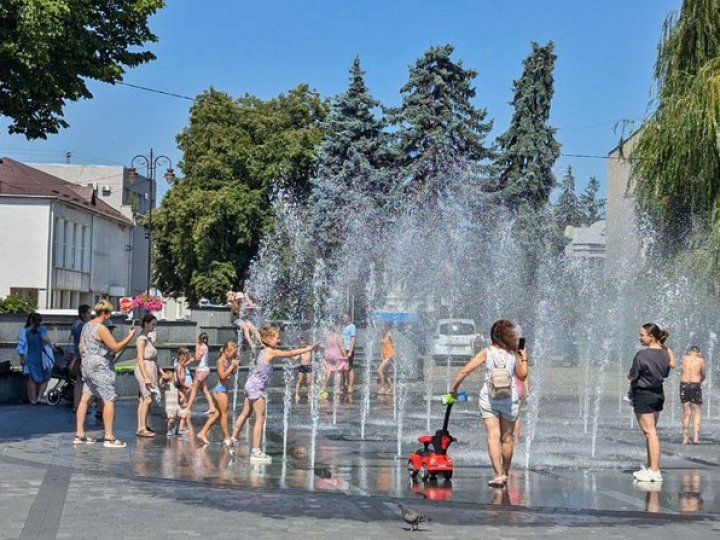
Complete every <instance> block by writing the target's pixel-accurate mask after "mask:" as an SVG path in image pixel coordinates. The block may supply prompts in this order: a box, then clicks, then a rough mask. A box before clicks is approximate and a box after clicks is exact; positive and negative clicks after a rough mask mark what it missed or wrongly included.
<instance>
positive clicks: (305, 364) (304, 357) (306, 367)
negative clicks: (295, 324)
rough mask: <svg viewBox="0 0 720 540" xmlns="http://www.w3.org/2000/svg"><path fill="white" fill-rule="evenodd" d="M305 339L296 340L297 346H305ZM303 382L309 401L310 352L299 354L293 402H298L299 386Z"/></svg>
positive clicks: (310, 386)
mask: <svg viewBox="0 0 720 540" xmlns="http://www.w3.org/2000/svg"><path fill="white" fill-rule="evenodd" d="M306 346H307V341H306V340H305V338H302V337H301V338H300V339H299V340H298V347H300V348H302V347H306ZM303 383H305V386H306V387H307V396H308V403H310V388H312V384H313V372H312V354H311V353H309V352H306V353H305V354H301V355H300V365H299V366H298V375H297V382H296V383H295V403H300V386H301V385H302V384H303Z"/></svg>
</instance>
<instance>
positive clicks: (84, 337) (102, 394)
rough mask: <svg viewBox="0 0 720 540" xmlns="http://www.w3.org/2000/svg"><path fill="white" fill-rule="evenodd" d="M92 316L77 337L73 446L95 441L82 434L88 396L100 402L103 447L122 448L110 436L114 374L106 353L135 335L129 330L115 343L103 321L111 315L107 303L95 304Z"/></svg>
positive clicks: (118, 348) (115, 395)
mask: <svg viewBox="0 0 720 540" xmlns="http://www.w3.org/2000/svg"><path fill="white" fill-rule="evenodd" d="M94 310H95V317H94V318H93V319H91V320H90V321H88V322H87V323H85V326H84V327H83V329H82V333H81V334H80V355H81V357H82V364H81V368H80V369H81V370H82V377H83V383H84V387H83V395H82V398H81V399H80V403H79V404H78V408H77V412H76V416H75V422H76V426H75V439H74V440H73V444H92V443H94V442H95V439H93V438H91V437H88V435H87V434H86V433H85V416H86V415H87V409H88V403H90V399H91V398H92V396H95V397H96V398H98V399H99V400H102V402H103V404H104V407H103V424H104V426H105V437H104V444H103V446H105V447H106V448H125V447H126V446H127V443H125V442H123V441H121V440H120V439H118V438H117V437H115V434H114V433H113V422H114V420H115V399H117V394H116V393H115V371H113V369H112V366H110V360H109V358H108V352H109V351H112V352H114V353H116V352H119V351H120V350H122V349H123V348H124V347H125V346H126V345H127V344H128V343H130V340H131V339H132V337H133V335H134V334H135V329H134V328H131V329H130V330H129V331H128V335H127V336H126V337H125V339H123V340H122V341H115V338H113V336H112V334H111V333H110V330H109V329H108V328H107V326H105V322H106V321H107V320H108V319H110V315H112V311H113V306H112V304H111V303H110V302H108V301H107V300H100V301H99V302H98V303H97V304H95V308H94Z"/></svg>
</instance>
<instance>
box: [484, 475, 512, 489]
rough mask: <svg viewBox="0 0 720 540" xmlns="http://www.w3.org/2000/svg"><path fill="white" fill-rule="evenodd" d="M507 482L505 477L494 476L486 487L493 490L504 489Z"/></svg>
mask: <svg viewBox="0 0 720 540" xmlns="http://www.w3.org/2000/svg"><path fill="white" fill-rule="evenodd" d="M506 482H507V476H503V475H501V476H496V477H495V478H493V479H492V480H490V481H489V482H488V486H490V487H494V488H504V487H505V483H506Z"/></svg>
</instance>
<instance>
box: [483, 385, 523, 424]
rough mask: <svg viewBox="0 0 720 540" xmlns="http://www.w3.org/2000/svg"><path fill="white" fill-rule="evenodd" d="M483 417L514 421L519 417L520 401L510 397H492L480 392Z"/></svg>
mask: <svg viewBox="0 0 720 540" xmlns="http://www.w3.org/2000/svg"><path fill="white" fill-rule="evenodd" d="M478 404H479V405H480V411H481V412H482V417H483V419H485V418H504V419H505V420H509V421H511V422H514V421H515V420H517V417H518V410H519V409H518V402H517V401H512V400H510V399H490V398H489V397H488V396H487V395H486V394H485V393H483V392H481V393H480V399H479V401H478Z"/></svg>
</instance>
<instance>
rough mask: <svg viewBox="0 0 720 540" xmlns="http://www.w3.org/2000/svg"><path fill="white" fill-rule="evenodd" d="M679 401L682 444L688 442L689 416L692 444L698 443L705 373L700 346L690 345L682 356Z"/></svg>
mask: <svg viewBox="0 0 720 540" xmlns="http://www.w3.org/2000/svg"><path fill="white" fill-rule="evenodd" d="M680 369H681V375H680V403H682V407H683V419H682V430H683V444H688V443H689V442H690V437H689V435H688V430H689V428H690V418H691V417H692V419H693V424H694V426H693V427H694V430H693V440H692V442H693V444H698V441H699V436H700V413H701V411H702V383H703V381H704V380H705V376H706V374H707V368H706V366H705V359H704V358H703V356H702V353H701V352H700V347H690V350H689V351H688V353H687V354H686V355H685V356H683V359H682V364H681V366H680Z"/></svg>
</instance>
